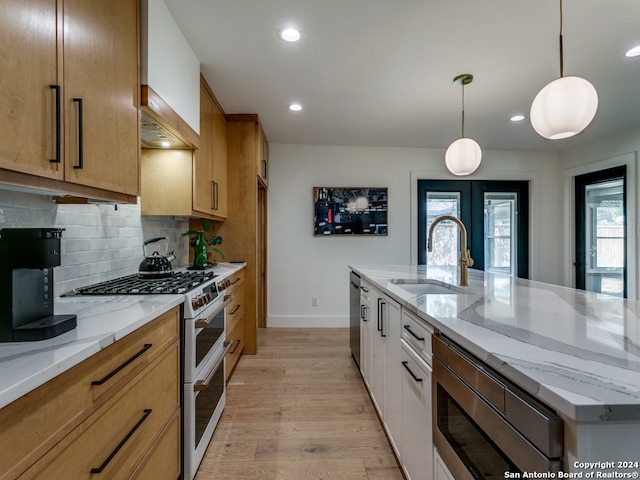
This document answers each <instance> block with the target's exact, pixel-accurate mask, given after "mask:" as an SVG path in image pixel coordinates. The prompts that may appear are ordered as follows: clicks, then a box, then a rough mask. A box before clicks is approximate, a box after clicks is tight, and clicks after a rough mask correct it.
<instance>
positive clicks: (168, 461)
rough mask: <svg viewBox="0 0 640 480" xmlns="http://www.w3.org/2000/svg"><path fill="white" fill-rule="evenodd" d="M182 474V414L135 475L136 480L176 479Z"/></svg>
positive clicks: (168, 426)
mask: <svg viewBox="0 0 640 480" xmlns="http://www.w3.org/2000/svg"><path fill="white" fill-rule="evenodd" d="M179 474H180V412H176V414H175V415H174V417H173V418H172V419H171V421H170V423H169V425H167V427H166V428H165V430H164V431H163V432H162V433H161V436H160V438H159V439H158V443H157V444H156V445H154V448H153V450H152V451H151V453H150V455H149V456H148V457H147V458H145V459H144V460H143V463H142V464H141V465H140V467H139V468H138V470H136V471H135V472H134V474H133V477H132V478H133V479H135V480H150V479H153V480H156V479H163V478H170V479H172V480H173V479H175V478H178V475H179Z"/></svg>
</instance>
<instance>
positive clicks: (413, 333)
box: [404, 325, 424, 342]
mask: <svg viewBox="0 0 640 480" xmlns="http://www.w3.org/2000/svg"><path fill="white" fill-rule="evenodd" d="M404 329H405V330H406V331H407V332H409V333H410V334H411V335H413V338H415V339H416V340H420V341H421V342H424V337H419V336H418V335H416V332H414V331H413V330H411V325H405V326H404Z"/></svg>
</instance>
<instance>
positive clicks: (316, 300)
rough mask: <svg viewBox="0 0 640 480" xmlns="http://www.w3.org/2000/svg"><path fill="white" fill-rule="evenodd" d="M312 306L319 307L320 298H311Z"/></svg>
mask: <svg viewBox="0 0 640 480" xmlns="http://www.w3.org/2000/svg"><path fill="white" fill-rule="evenodd" d="M311 306H312V307H317V306H318V297H311Z"/></svg>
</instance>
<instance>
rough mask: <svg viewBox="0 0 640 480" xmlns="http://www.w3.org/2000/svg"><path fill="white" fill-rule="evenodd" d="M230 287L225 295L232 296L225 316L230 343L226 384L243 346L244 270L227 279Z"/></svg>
mask: <svg viewBox="0 0 640 480" xmlns="http://www.w3.org/2000/svg"><path fill="white" fill-rule="evenodd" d="M229 281H230V282H231V285H230V286H229V287H228V288H227V291H226V293H227V294H229V295H231V296H232V300H231V303H230V304H229V305H228V306H227V311H226V315H225V331H226V335H227V341H228V342H231V343H232V346H231V350H229V352H228V353H227V356H226V374H225V375H226V381H227V382H228V381H229V379H230V378H231V375H232V374H233V370H234V369H235V367H236V365H237V363H238V360H240V355H242V352H243V351H244V346H245V336H244V335H245V330H244V311H245V289H244V269H242V270H240V271H238V272H236V273H235V274H234V275H232V276H231V278H230V279H229Z"/></svg>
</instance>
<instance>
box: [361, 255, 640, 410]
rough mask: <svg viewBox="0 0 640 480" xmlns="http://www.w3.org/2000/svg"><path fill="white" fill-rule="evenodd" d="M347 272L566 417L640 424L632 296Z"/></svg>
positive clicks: (638, 322)
mask: <svg viewBox="0 0 640 480" xmlns="http://www.w3.org/2000/svg"><path fill="white" fill-rule="evenodd" d="M350 268H351V269H352V270H353V271H355V272H356V273H358V274H360V276H361V277H362V278H363V279H364V280H366V281H369V282H370V283H373V284H374V286H377V287H378V288H379V289H381V290H383V291H384V292H386V293H387V294H388V295H389V296H391V297H392V298H394V299H395V300H397V301H398V302H400V304H402V305H403V306H405V307H406V308H407V309H408V310H410V311H412V312H414V313H416V314H417V315H419V316H420V317H422V318H423V319H424V320H426V321H427V322H428V323H430V324H431V325H433V326H434V327H435V328H436V329H438V330H439V331H440V332H442V333H443V334H444V335H446V336H448V337H449V338H451V339H452V340H454V341H455V342H457V343H458V344H459V345H461V346H462V347H464V348H465V349H467V350H468V351H470V352H471V353H473V354H474V355H475V356H477V357H478V358H480V359H481V360H483V361H484V362H485V363H487V364H488V365H490V366H491V367H492V368H494V369H495V370H497V371H498V372H500V373H501V374H503V375H504V376H505V377H507V378H508V379H510V380H511V381H513V382H514V383H516V384H517V385H519V386H521V387H522V388H524V389H525V390H526V391H528V392H529V393H531V394H532V395H534V396H535V397H537V398H538V399H540V400H541V401H542V402H544V403H546V404H548V405H549V406H551V407H552V408H553V409H555V410H556V411H558V412H559V413H561V414H562V415H564V416H565V417H567V418H570V419H573V420H575V421H577V422H607V421H612V422H613V421H633V422H637V421H640V303H639V302H636V301H628V300H624V299H621V298H616V297H612V296H608V295H603V294H595V293H592V292H585V291H581V290H575V289H572V288H566V287H561V286H557V285H551V284H546V283H541V282H535V281H530V280H523V279H517V278H512V277H509V276H507V275H501V274H491V273H486V272H482V271H478V270H473V269H471V270H469V286H468V287H459V288H462V289H464V290H466V291H468V292H469V293H467V294H446V295H441V294H430V295H412V294H410V293H408V292H407V291H406V290H403V289H402V288H401V285H398V284H394V283H391V282H390V280H391V279H397V278H404V279H425V278H432V279H437V280H441V281H444V282H447V283H450V284H453V285H457V278H456V277H457V275H456V274H455V273H454V274H451V272H449V271H446V270H443V269H440V268H430V269H427V268H426V267H424V266H376V265H372V266H358V265H354V266H350Z"/></svg>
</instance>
